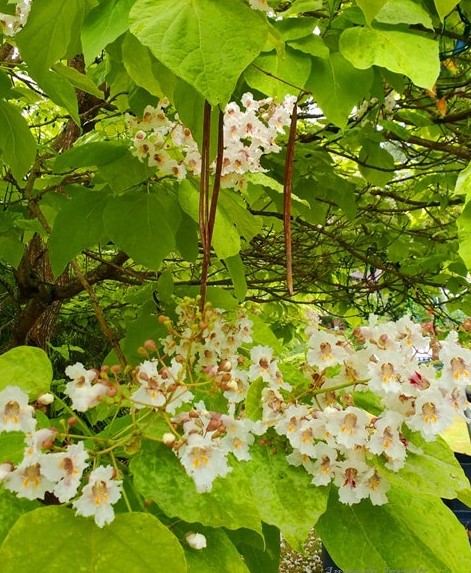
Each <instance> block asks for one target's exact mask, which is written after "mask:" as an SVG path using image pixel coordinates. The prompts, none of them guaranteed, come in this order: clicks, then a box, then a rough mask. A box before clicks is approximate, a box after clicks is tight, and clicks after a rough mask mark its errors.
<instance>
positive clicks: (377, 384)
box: [162, 306, 471, 505]
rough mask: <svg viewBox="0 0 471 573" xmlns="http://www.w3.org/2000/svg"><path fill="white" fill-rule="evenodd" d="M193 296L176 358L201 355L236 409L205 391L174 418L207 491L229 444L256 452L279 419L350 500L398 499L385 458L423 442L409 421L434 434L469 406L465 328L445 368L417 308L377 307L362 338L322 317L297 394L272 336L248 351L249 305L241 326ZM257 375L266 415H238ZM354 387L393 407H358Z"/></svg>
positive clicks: (392, 461) (450, 343) (300, 454)
mask: <svg viewBox="0 0 471 573" xmlns="http://www.w3.org/2000/svg"><path fill="white" fill-rule="evenodd" d="M190 308H193V307H191V306H188V307H184V306H182V307H180V309H179V313H180V314H179V320H178V321H177V323H176V325H173V324H169V325H168V328H169V335H168V337H167V338H166V340H165V345H164V346H165V348H166V351H167V352H168V353H169V354H172V355H174V356H175V357H176V361H177V363H183V362H185V363H188V362H191V364H192V371H193V372H194V373H195V374H199V375H201V374H202V373H203V374H206V376H207V377H208V378H209V379H210V380H212V381H213V384H214V385H215V386H216V387H218V388H219V389H222V390H223V391H224V395H225V397H226V398H227V399H228V401H229V413H228V414H224V413H221V412H211V411H207V410H206V407H205V405H204V403H199V404H196V405H194V406H193V409H192V410H190V411H185V412H182V413H179V414H177V416H174V417H173V418H172V421H173V423H174V426H175V428H176V429H178V432H179V433H178V438H177V437H176V436H174V437H173V439H171V440H169V441H168V445H170V446H171V447H173V448H174V450H175V453H176V455H177V456H178V458H179V459H180V461H181V463H182V465H183V466H184V468H185V470H186V471H187V473H188V474H189V475H190V476H191V477H192V478H193V479H194V481H195V484H196V487H197V490H198V491H201V492H202V491H209V490H210V489H211V487H212V483H213V481H214V480H215V479H216V477H218V476H225V475H227V474H228V473H229V472H230V471H231V467H230V465H229V464H228V457H227V456H228V454H229V453H230V454H232V455H233V456H234V457H235V458H236V459H238V460H240V461H246V460H249V459H250V457H251V456H250V450H249V447H250V445H252V443H253V442H254V436H258V435H261V434H263V433H265V432H266V431H267V430H268V429H269V428H273V429H274V430H275V432H276V433H277V434H278V435H280V436H283V437H284V438H286V440H287V442H288V443H289V446H290V448H291V450H292V451H291V453H290V454H289V455H288V456H287V459H288V462H289V463H290V464H292V465H295V466H302V467H303V468H304V469H305V470H306V471H307V472H308V473H309V474H311V475H312V483H313V484H315V485H327V484H328V483H330V482H333V483H335V484H336V485H337V486H338V488H339V497H340V500H341V501H342V502H344V503H349V504H353V503H358V502H359V501H361V500H362V499H365V498H369V499H370V500H371V501H372V503H373V504H378V505H379V504H382V503H385V502H386V501H387V497H386V492H387V490H388V489H389V484H388V482H387V479H386V478H385V476H384V474H385V473H387V471H386V472H382V471H381V469H380V468H381V467H382V465H381V464H383V466H384V467H385V468H386V470H392V471H398V470H400V469H401V468H402V467H403V466H404V464H405V462H406V457H407V452H408V450H414V446H413V445H412V444H411V443H410V442H409V441H408V439H406V434H407V429H409V430H412V431H417V432H420V434H421V435H422V436H423V438H424V439H425V440H426V441H429V440H432V439H434V438H435V437H436V436H437V435H438V434H439V433H440V432H442V431H443V430H444V429H446V427H448V426H449V425H450V424H451V423H452V421H453V418H454V416H455V415H456V414H461V415H463V411H464V409H465V408H466V406H467V400H466V393H465V388H466V385H467V384H469V383H470V381H471V378H470V377H471V351H469V350H466V349H463V348H462V347H461V346H460V345H459V344H458V341H457V335H456V333H451V334H449V335H448V337H447V338H446V339H445V340H443V341H442V342H441V343H440V350H439V356H438V357H439V359H440V363H441V364H442V365H443V368H442V369H438V368H436V367H435V366H431V365H427V364H424V363H421V362H420V361H419V360H418V359H419V358H420V357H421V356H423V354H424V353H426V352H427V351H428V349H429V342H430V339H429V338H427V337H426V336H424V334H423V333H422V329H421V327H420V325H416V324H414V323H413V322H412V321H411V320H410V319H409V318H403V319H401V320H400V321H398V322H388V323H384V324H379V323H377V321H376V319H375V318H372V319H371V321H370V324H369V325H368V326H367V327H365V328H361V329H358V330H357V331H356V333H355V335H356V340H355V343H354V342H352V341H350V340H348V339H347V338H346V337H345V336H343V335H342V336H340V335H338V334H334V333H331V332H327V331H323V330H320V329H318V328H312V327H311V328H309V329H308V330H307V337H308V344H307V349H306V355H305V363H304V367H303V368H302V370H303V373H304V375H305V377H306V384H307V386H308V388H310V390H309V391H308V392H304V393H303V394H302V395H301V397H297V396H294V395H293V388H292V385H291V384H290V383H289V382H288V381H287V380H285V377H284V376H283V374H282V372H281V370H280V367H279V365H278V360H277V359H276V358H275V357H274V352H273V350H272V349H271V348H269V347H267V346H252V347H251V348H250V349H249V350H246V351H245V355H246V356H245V357H244V356H243V355H242V354H238V352H239V345H240V344H241V343H242V342H243V343H244V344H246V345H250V343H251V336H250V324H249V321H248V319H247V318H246V317H244V316H241V317H239V319H238V321H237V322H236V323H235V325H236V326H235V332H230V329H231V328H234V326H231V325H230V323H228V322H225V321H224V319H223V317H222V315H221V314H220V313H219V311H217V310H214V309H211V308H209V309H207V310H206V311H205V312H206V314H205V315H203V316H195V315H194V314H192V313H191V312H188V310H189V309H190ZM195 325H197V326H196V329H195V328H194V326H195ZM192 326H193V328H192ZM241 333H243V335H242V336H241V335H240V334H241ZM248 353H249V354H250V358H249V359H248V357H247V354H248ZM257 380H260V381H261V382H262V383H263V385H264V388H263V390H262V393H261V400H262V417H261V419H260V420H258V421H257V422H253V421H251V420H249V419H247V418H245V417H244V416H243V410H239V413H238V415H237V414H236V411H237V410H236V407H237V404H238V403H239V402H241V401H242V400H243V399H244V398H245V397H246V394H247V391H248V388H249V387H250V385H251V384H252V383H254V382H255V381H257ZM352 388H353V389H354V390H357V391H363V392H364V391H369V392H370V394H371V395H374V396H375V397H376V400H379V403H380V405H381V407H382V409H383V411H382V413H381V414H379V415H372V414H370V413H368V412H367V411H365V410H364V409H362V408H360V407H357V406H356V405H355V397H354V394H352V393H349V392H347V390H351V389H352ZM163 404H164V402H162V405H163ZM173 411H174V410H172V412H173ZM172 412H171V413H172ZM378 458H379V460H380V463H379V465H378V463H376V462H375V460H377V459H378ZM381 460H382V462H381Z"/></svg>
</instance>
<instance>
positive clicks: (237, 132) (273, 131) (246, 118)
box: [128, 93, 296, 189]
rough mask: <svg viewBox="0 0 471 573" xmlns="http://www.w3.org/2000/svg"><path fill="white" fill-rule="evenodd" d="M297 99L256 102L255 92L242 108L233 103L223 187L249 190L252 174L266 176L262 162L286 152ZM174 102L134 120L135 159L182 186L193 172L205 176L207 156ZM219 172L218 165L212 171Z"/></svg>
mask: <svg viewBox="0 0 471 573" xmlns="http://www.w3.org/2000/svg"><path fill="white" fill-rule="evenodd" d="M295 101H296V98H295V97H293V96H286V97H285V99H284V100H283V101H282V102H281V104H279V105H277V104H275V103H274V101H273V100H272V99H271V98H266V99H263V100H255V99H254V97H253V95H252V94H251V93H246V94H244V95H243V96H242V98H241V106H239V105H238V104H237V103H235V102H231V103H229V104H228V105H227V106H226V109H225V113H224V153H223V165H222V177H221V186H222V187H223V188H224V187H225V188H228V187H230V188H237V189H244V188H245V185H246V181H245V180H244V177H243V175H244V174H245V173H247V172H250V173H257V172H263V171H265V170H264V169H263V167H262V166H261V164H260V159H261V157H262V156H263V155H266V154H268V153H278V152H279V151H280V150H281V148H280V146H279V145H277V144H276V138H277V137H278V136H279V135H280V134H283V133H284V131H285V127H286V126H288V125H289V123H290V118H291V113H292V111H293V106H294V105H295ZM168 109H169V102H168V100H166V99H162V100H160V101H159V103H158V104H157V106H156V107H152V106H147V107H146V108H145V110H144V113H143V117H142V119H137V118H134V117H128V125H129V128H130V130H131V132H132V134H133V143H134V154H135V155H136V156H137V157H139V159H141V160H142V161H146V162H147V164H148V165H149V167H157V168H158V173H159V174H160V175H161V176H166V177H168V176H170V177H175V178H176V179H177V180H179V181H181V180H183V179H185V177H186V176H187V173H191V174H193V175H195V176H199V175H200V171H201V155H200V153H199V150H198V146H197V144H196V142H195V141H194V139H193V137H192V134H191V131H190V130H189V129H188V128H186V127H184V126H183V125H182V123H181V122H180V120H179V118H178V114H173V119H172V118H171V117H170V112H169V111H168ZM211 168H212V170H213V172H214V170H215V168H216V166H215V163H213V164H212V166H211Z"/></svg>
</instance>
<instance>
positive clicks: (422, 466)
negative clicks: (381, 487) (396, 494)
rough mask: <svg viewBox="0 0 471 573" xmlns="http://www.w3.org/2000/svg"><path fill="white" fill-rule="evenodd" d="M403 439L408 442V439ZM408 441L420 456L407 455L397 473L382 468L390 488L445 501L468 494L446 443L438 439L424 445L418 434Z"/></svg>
mask: <svg viewBox="0 0 471 573" xmlns="http://www.w3.org/2000/svg"><path fill="white" fill-rule="evenodd" d="M406 437H407V438H409V436H408V435H406ZM411 441H413V443H414V445H415V446H418V447H419V448H420V449H421V450H422V453H420V454H419V453H417V454H414V453H412V452H409V453H408V454H407V459H406V463H405V465H404V467H403V468H402V469H401V470H400V471H399V472H392V471H388V470H386V468H381V473H383V474H384V475H385V476H386V478H387V480H388V481H389V482H390V483H391V484H393V485H397V486H400V487H401V488H402V489H410V490H411V491H412V492H416V493H418V494H419V495H431V496H434V497H441V498H446V499H454V498H455V497H457V494H458V493H459V492H461V491H462V492H465V491H466V490H468V493H469V492H470V484H469V480H468V478H467V477H466V475H465V474H464V472H463V469H462V467H461V466H460V464H459V462H458V461H457V459H456V458H455V455H454V453H453V451H452V450H451V449H450V447H449V446H448V444H447V443H446V442H445V440H443V439H442V438H440V437H439V438H438V439H437V440H435V441H433V442H426V441H425V440H424V439H423V438H422V437H421V436H420V435H419V434H414V435H413V437H412V438H411Z"/></svg>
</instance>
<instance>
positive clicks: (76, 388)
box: [64, 382, 108, 412]
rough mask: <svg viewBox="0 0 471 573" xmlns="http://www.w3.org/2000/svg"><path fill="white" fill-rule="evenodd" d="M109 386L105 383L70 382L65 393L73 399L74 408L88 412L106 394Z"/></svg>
mask: <svg viewBox="0 0 471 573" xmlns="http://www.w3.org/2000/svg"><path fill="white" fill-rule="evenodd" d="M107 391H108V388H107V387H106V386H105V385H104V384H93V385H92V384H90V385H85V384H84V385H80V384H78V385H77V384H76V383H75V382H68V383H67V384H66V386H65V390H64V394H66V395H67V396H68V397H69V398H70V399H71V401H72V408H73V409H74V410H76V411H77V412H86V411H87V410H89V409H90V408H94V407H95V406H96V405H97V404H98V403H99V401H100V397H101V396H104V395H105V394H106V393H107Z"/></svg>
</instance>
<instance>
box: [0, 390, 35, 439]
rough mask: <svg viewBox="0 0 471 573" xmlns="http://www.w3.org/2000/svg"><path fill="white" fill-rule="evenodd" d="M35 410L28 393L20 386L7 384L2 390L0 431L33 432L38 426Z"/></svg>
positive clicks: (0, 393)
mask: <svg viewBox="0 0 471 573" xmlns="http://www.w3.org/2000/svg"><path fill="white" fill-rule="evenodd" d="M33 412H34V408H33V407H32V406H29V405H28V395H27V394H26V393H25V392H23V390H21V389H20V388H18V386H7V387H6V388H5V389H3V390H2V391H1V392H0V432H1V431H5V432H13V431H21V432H32V431H33V430H34V428H35V426H36V420H35V419H34V418H33Z"/></svg>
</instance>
